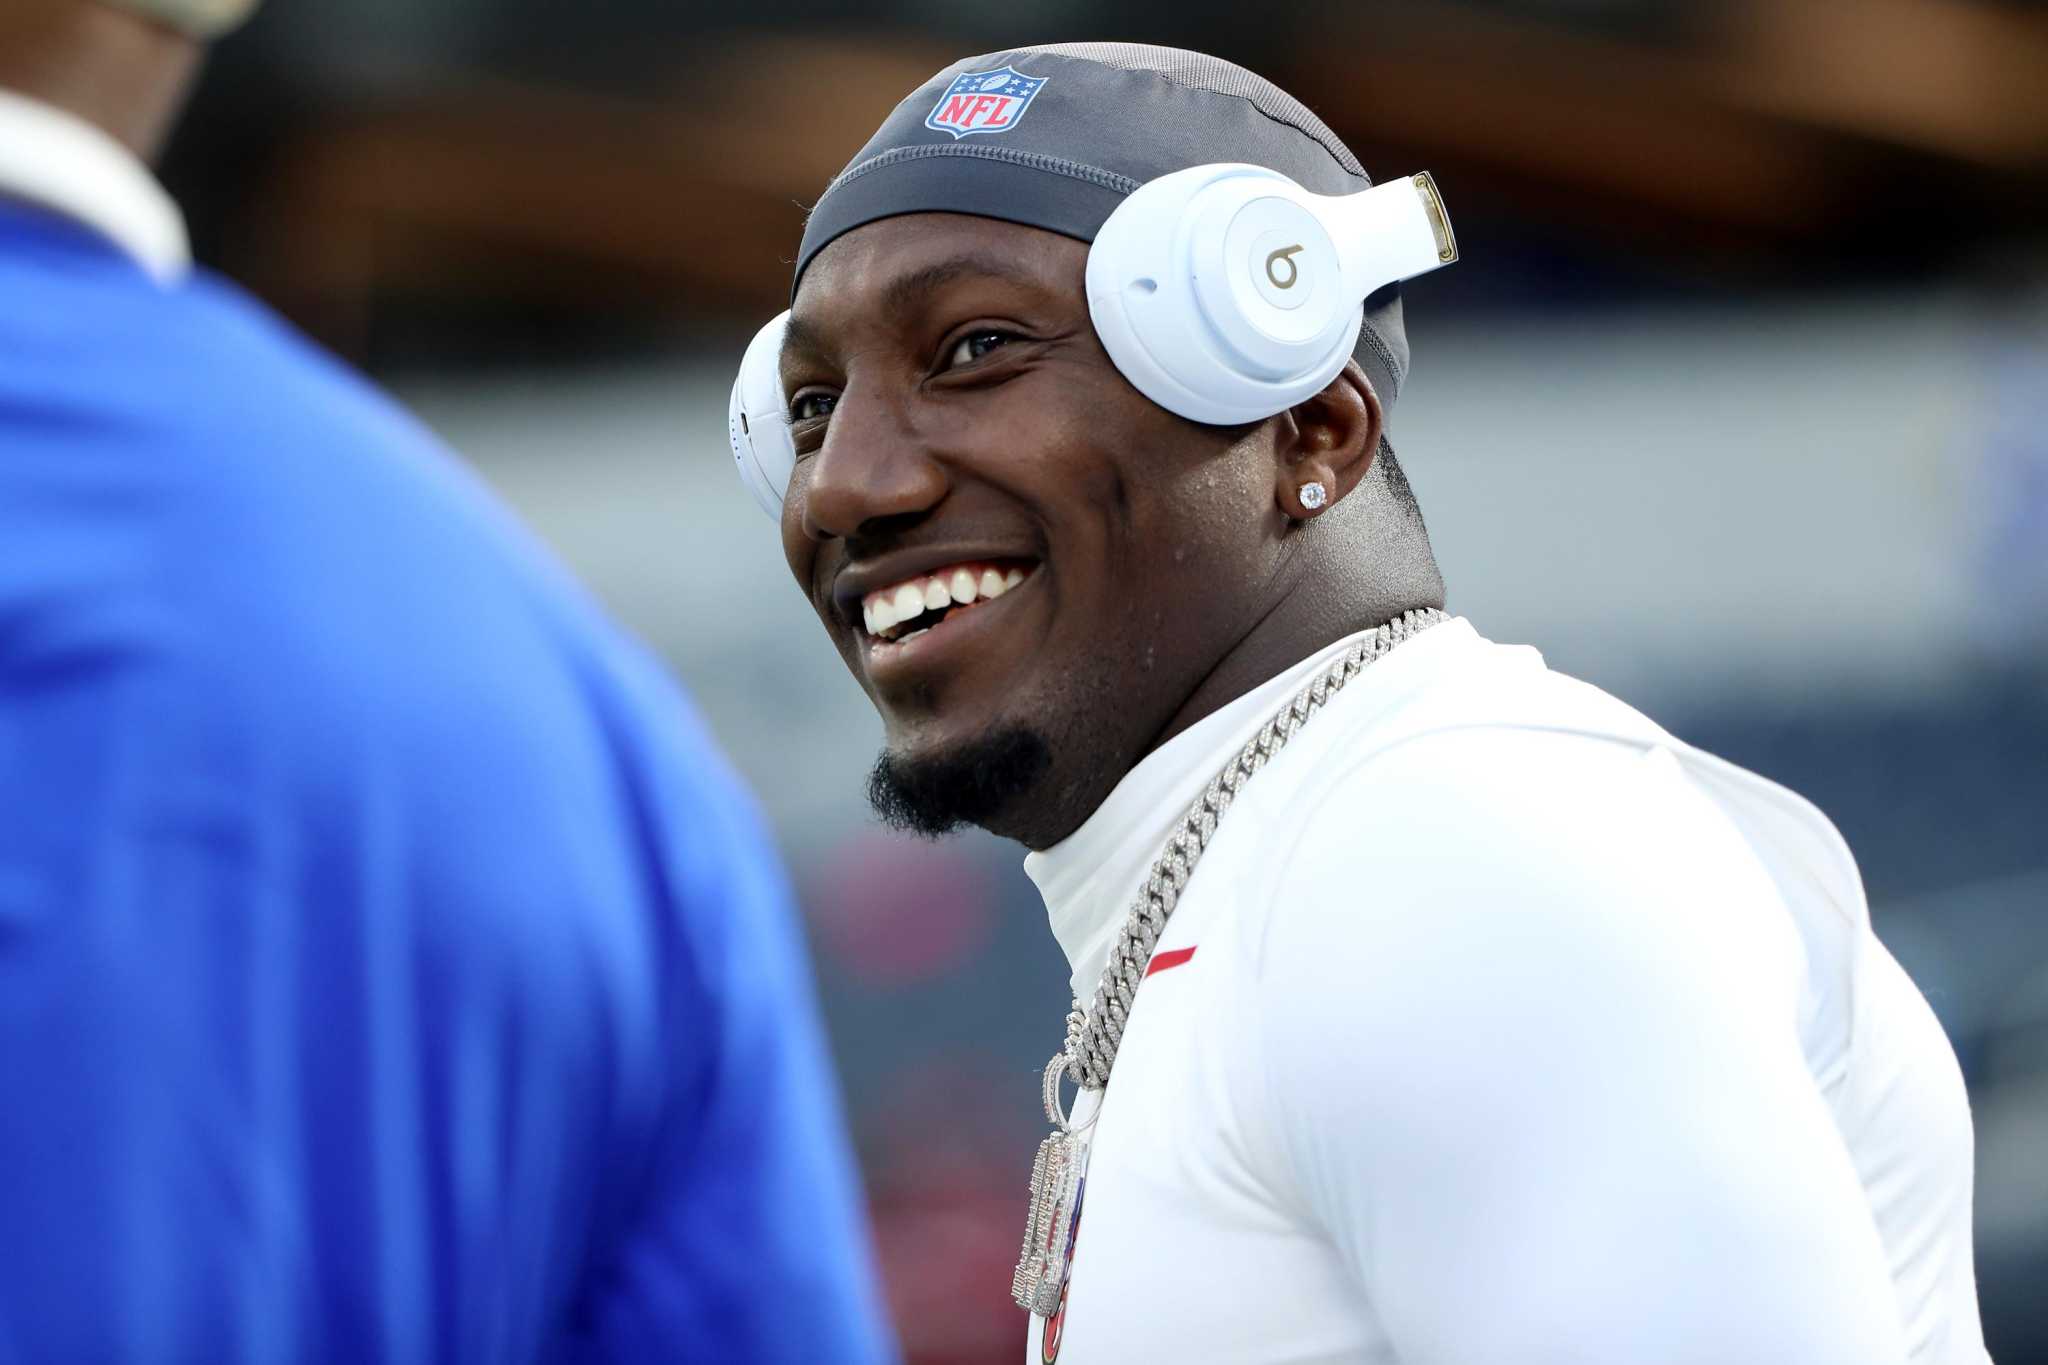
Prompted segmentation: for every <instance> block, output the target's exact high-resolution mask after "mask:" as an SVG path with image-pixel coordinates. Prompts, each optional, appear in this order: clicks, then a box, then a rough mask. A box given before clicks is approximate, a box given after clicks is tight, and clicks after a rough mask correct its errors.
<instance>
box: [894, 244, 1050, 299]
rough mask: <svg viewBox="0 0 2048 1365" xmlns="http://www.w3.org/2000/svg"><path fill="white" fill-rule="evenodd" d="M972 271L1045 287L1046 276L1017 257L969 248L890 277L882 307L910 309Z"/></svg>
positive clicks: (1018, 284) (1028, 285) (1005, 280)
mask: <svg viewBox="0 0 2048 1365" xmlns="http://www.w3.org/2000/svg"><path fill="white" fill-rule="evenodd" d="M971 275H992V276H994V277H995V278H996V279H999V280H1002V281H1003V282H1004V283H1006V284H1014V285H1017V286H1019V287H1020V288H1024V289H1037V290H1043V289H1044V288H1045V281H1044V280H1042V279H1040V278H1039V277H1038V276H1037V275H1034V274H1033V273H1031V272H1030V271H1028V270H1025V269H1023V268H1022V267H1021V266H1019V265H1017V263H1016V262H1014V261H1009V260H1005V259H1004V258H1003V257H1001V256H996V255H991V254H989V253H987V252H981V251H969V252H962V253H961V254H960V255H957V256H948V257H947V258H946V259H944V260H941V261H934V262H932V263H931V264H930V265H927V266H921V267H919V268H918V269H916V270H913V271H911V272H910V273H909V274H907V275H899V276H897V277H896V278H895V279H893V280H891V281H889V284H888V286H887V287H886V288H884V289H883V290H882V307H883V308H885V309H887V310H888V311H890V312H892V313H907V312H910V311H912V310H913V309H916V308H918V307H919V306H921V305H923V304H924V303H925V302H926V301H927V300H928V299H930V298H931V296H932V295H933V294H936V293H937V292H938V291H939V290H941V289H943V288H945V287H946V286H947V285H949V284H951V283H953V282H954V281H955V280H958V279H963V278H966V277H967V276H971Z"/></svg>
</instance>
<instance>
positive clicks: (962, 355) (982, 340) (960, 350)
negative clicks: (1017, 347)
mask: <svg viewBox="0 0 2048 1365" xmlns="http://www.w3.org/2000/svg"><path fill="white" fill-rule="evenodd" d="M1016 339H1017V338H1016V336H1015V335H1014V334H1012V333H1009V332H998V331H994V330H984V331H980V332H969V333H968V334H967V335H966V336H964V337H961V338H960V344H959V345H957V346H955V347H954V348H953V349H952V351H951V352H950V353H949V354H948V355H947V356H946V364H945V368H946V369H949V370H950V369H953V368H955V367H956V366H960V365H971V364H973V363H974V362H975V361H977V360H979V359H981V358H982V357H983V356H985V355H987V354H988V353H989V352H990V351H993V350H995V349H996V348H997V347H998V346H1003V345H1006V344H1008V343H1009V342H1012V341H1015V340H1016Z"/></svg>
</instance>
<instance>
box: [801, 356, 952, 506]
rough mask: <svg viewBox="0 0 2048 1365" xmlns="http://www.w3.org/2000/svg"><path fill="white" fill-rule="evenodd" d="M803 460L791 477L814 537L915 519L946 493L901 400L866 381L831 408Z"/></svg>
mask: <svg viewBox="0 0 2048 1365" xmlns="http://www.w3.org/2000/svg"><path fill="white" fill-rule="evenodd" d="M806 463H807V464H808V466H809V467H808V468H807V469H806V468H804V467H803V466H801V465H800V466H799V473H798V475H797V478H798V480H799V482H800V483H801V484H802V488H801V495H802V498H803V512H802V524H803V530H804V534H805V535H806V536H808V537H810V538H811V539H812V540H825V539H829V538H833V537H838V538H841V539H845V538H848V537H852V536H857V535H859V534H861V531H862V528H863V527H867V526H872V525H874V524H875V523H877V522H883V521H888V520H892V519H902V518H906V517H907V518H911V519H913V520H914V519H915V518H917V517H919V516H922V515H923V514H924V513H926V512H929V511H930V510H931V509H932V508H933V507H935V506H937V505H938V502H939V500H940V499H941V498H943V497H944V496H945V495H946V488H947V480H946V471H945V469H944V467H943V466H942V465H941V464H940V463H939V462H938V461H937V460H935V459H933V458H932V456H931V454H930V452H929V451H928V450H927V449H926V448H925V445H924V443H923V442H922V441H921V440H920V439H919V438H918V433H917V431H916V429H915V426H914V424H913V423H912V422H911V420H910V416H909V414H908V413H907V412H906V411H905V405H904V404H903V403H902V402H900V401H894V400H892V399H891V398H890V397H889V396H887V395H884V394H881V393H877V392H875V391H874V390H872V389H865V390H863V391H856V390H855V389H854V388H853V387H851V386H849V387H848V389H847V390H846V391H845V392H844V393H843V394H842V395H841V396H840V399H839V404H838V406H837V407H836V408H834V409H833V411H832V421H831V424H830V425H829V426H828V427H827V428H826V431H825V443H824V444H823V445H822V446H820V447H819V448H818V453H817V454H816V455H814V456H812V457H811V459H810V460H809V461H807V462H806ZM792 491H793V492H794V491H796V490H792Z"/></svg>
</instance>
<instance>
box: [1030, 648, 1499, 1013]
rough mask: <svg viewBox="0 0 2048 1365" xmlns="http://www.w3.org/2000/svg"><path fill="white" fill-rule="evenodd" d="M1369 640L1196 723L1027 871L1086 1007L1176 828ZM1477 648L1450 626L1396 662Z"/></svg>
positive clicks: (1318, 657) (1353, 688)
mask: <svg viewBox="0 0 2048 1365" xmlns="http://www.w3.org/2000/svg"><path fill="white" fill-rule="evenodd" d="M1369 633H1370V632H1368V631H1360V632H1359V633H1358V634H1357V635H1349V636H1346V637H1345V638H1344V639H1342V640H1339V641H1337V642H1336V643H1334V644H1332V645H1330V646H1329V647H1327V648H1325V649H1323V650H1320V651H1318V652H1317V653H1315V654H1312V655H1310V656H1309V657H1308V658H1306V659H1303V660H1302V661H1301V662H1300V663H1298V664H1295V665H1294V666H1293V667H1291V668H1289V669H1288V670H1287V671H1286V672H1284V673H1281V674H1279V675H1278V676H1276V677H1274V678H1271V679H1269V680H1268V681H1266V682H1263V683H1261V684H1259V685H1258V686H1257V687H1255V688H1253V689H1252V690H1251V691H1249V692H1247V693H1245V694H1244V695H1243V696H1241V697H1239V698H1237V700H1235V701H1233V702H1230V703H1228V704H1226V705H1224V706H1222V707H1220V708H1219V709H1217V710H1216V711H1214V712H1212V713H1211V714H1209V715H1207V716H1204V717H1203V718H1202V719H1201V720H1199V721H1196V722H1195V723H1194V724H1193V725H1190V726H1189V727H1188V728H1187V729H1185V730H1183V731H1181V732H1180V733H1179V734H1177V735H1175V736H1174V737H1173V738H1172V739H1170V740H1168V741H1167V742H1166V743H1164V744H1162V745H1160V746H1159V747H1158V748H1157V749H1154V750H1153V751H1152V752H1151V753H1149V754H1147V755H1145V757H1144V758H1143V759H1142V760H1140V761H1139V763H1138V765H1137V766H1136V767H1134V768H1132V769H1131V770H1130V771H1129V772H1128V773H1126V774H1124V779H1123V781H1121V782H1119V783H1117V785H1116V789H1115V790H1114V791H1112V792H1110V794H1109V797H1108V799H1107V800H1105V801H1104V802H1103V803H1102V804H1101V805H1100V806H1098V807H1096V809H1095V813H1094V814H1093V815H1091V816H1089V817H1088V819H1087V821H1086V822H1085V823H1083V824H1082V826H1081V827H1080V828H1079V829H1077V830H1075V831H1074V832H1073V833H1072V834H1070V835H1068V836H1067V837H1066V838H1065V839H1063V840H1061V841H1060V842H1059V843H1057V844H1054V845H1053V846H1052V847H1051V848H1049V849H1046V850H1045V851H1043V852H1041V853H1032V854H1028V855H1027V856H1026V857H1025V859H1024V871H1025V873H1026V875H1028V876H1029V877H1030V878H1031V880H1032V881H1033V883H1035V884H1036V885H1037V887H1038V893H1039V895H1041V896H1043V897H1044V898H1045V908H1046V914H1047V916H1048V917H1049V918H1050V919H1051V921H1052V932H1053V937H1054V938H1056V939H1058V940H1059V943H1060V947H1061V948H1062V949H1063V950H1064V951H1065V952H1066V955H1067V963H1068V965H1069V966H1070V967H1071V968H1072V969H1073V978H1072V982H1071V984H1072V986H1073V992H1074V995H1075V997H1076V998H1077V999H1079V1000H1080V1001H1081V1002H1082V1003H1083V1004H1084V1005H1085V1004H1087V1003H1088V1002H1089V1001H1091V1000H1093V999H1094V997H1095V986H1096V983H1097V982H1098V981H1100V980H1101V978H1102V969H1103V967H1104V966H1105V965H1107V963H1108V961H1109V953H1110V949H1111V948H1112V947H1113V946H1114V943H1115V940H1116V935H1117V933H1118V931H1120V930H1121V929H1122V928H1123V923H1124V918H1125V916H1126V915H1127V914H1128V913H1129V911H1130V903H1131V898H1132V897H1133V896H1135V895H1136V894H1137V892H1138V888H1139V886H1140V885H1141V884H1142V883H1143V881H1144V878H1145V874H1146V872H1148V871H1149V870H1150V869H1151V866H1152V860H1153V859H1154V858H1156V857H1158V856H1159V850H1160V848H1161V847H1162V846H1163V845H1164V844H1165V842H1166V836H1167V835H1168V834H1169V833H1171V832H1172V830H1173V827H1174V825H1175V824H1176V823H1177V822H1178V821H1179V820H1180V818H1181V816H1183V815H1185V814H1186V813H1187V809H1188V807H1189V806H1190V805H1191V804H1193V802H1194V801H1195V800H1196V799H1197V798H1198V797H1200V796H1201V794H1202V789H1203V788H1204V787H1206V786H1208V785H1209V780H1210V779H1211V778H1213V777H1215V776H1216V774H1217V773H1218V772H1219V771H1221V770H1222V768H1223V765H1224V764H1225V763H1226V762H1228V761H1229V760H1230V757H1231V756H1232V755H1233V754H1235V753H1236V752H1237V751H1238V750H1240V749H1242V748H1243V747H1244V746H1245V745H1246V744H1247V743H1249V742H1250V740H1251V738H1252V736H1253V735H1255V734H1257V733H1258V732H1259V727H1260V726H1261V725H1264V724H1265V723H1266V720H1267V718H1268V717H1270V716H1272V715H1273V714H1274V713H1275V712H1277V711H1278V710H1279V709H1280V708H1281V706H1283V705H1284V704H1285V703H1286V702H1287V701H1288V700H1289V699H1290V698H1291V697H1293V695H1294V694H1295V692H1297V691H1298V690H1300V689H1301V688H1302V687H1304V686H1306V685H1307V683H1308V682H1309V680H1310V679H1312V678H1313V677H1315V675H1316V673H1317V671H1318V670H1320V669H1322V668H1325V667H1327V666H1328V665H1329V664H1330V663H1331V662H1332V661H1334V660H1335V659H1336V658H1337V657H1338V656H1339V655H1341V654H1343V652H1344V651H1345V650H1347V649H1349V648H1350V647H1351V646H1352V645H1353V644H1354V643H1356V642H1357V641H1358V640H1359V639H1360V638H1362V637H1363V636H1365V635H1367V634H1369ZM1476 639H1478V635H1477V634H1476V632H1474V631H1473V630H1472V627H1471V626H1470V625H1469V624H1467V623H1466V622H1465V621H1463V620H1462V619H1453V620H1450V621H1446V622H1444V623H1443V624H1442V625H1439V626H1437V627H1436V628H1434V629H1433V630H1430V631H1428V632H1426V633H1424V634H1423V635H1420V636H1417V637H1415V639H1414V640H1413V641H1409V642H1404V643H1403V644H1400V645H1398V646H1396V647H1395V649H1394V650H1393V651H1392V654H1395V655H1400V656H1402V658H1403V661H1404V662H1413V663H1416V664H1420V663H1421V662H1422V661H1423V660H1422V658H1421V656H1425V655H1434V654H1435V653H1436V651H1437V650H1439V649H1441V648H1444V647H1447V646H1448V645H1449V644H1450V643H1451V641H1453V640H1458V641H1465V640H1476ZM1388 657H1389V658H1391V657H1392V655H1389V656H1388ZM1403 671H1404V670H1402V669H1398V668H1388V667H1387V666H1386V665H1385V664H1384V663H1381V664H1376V665H1375V666H1374V667H1372V668H1368V669H1367V670H1366V671H1365V672H1364V673H1362V674H1360V675H1359V676H1358V677H1357V678H1355V679H1354V680H1353V681H1352V682H1351V683H1350V684H1349V685H1348V686H1347V687H1346V688H1345V693H1346V695H1347V697H1351V696H1353V695H1354V694H1355V695H1356V697H1357V698H1359V699H1363V698H1364V697H1366V696H1367V695H1368V694H1371V693H1373V692H1375V691H1376V690H1382V689H1375V688H1374V687H1373V686H1372V684H1373V683H1383V684H1393V683H1395V682H1396V677H1395V675H1397V674H1400V673H1402V672H1403ZM1408 671H1411V672H1412V670H1408ZM1369 680H1370V681H1369ZM1364 704H1367V705H1371V704H1372V703H1370V702H1366V703H1364ZM1375 709H1377V708H1375Z"/></svg>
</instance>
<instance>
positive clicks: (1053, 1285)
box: [1010, 1133, 1078, 1317]
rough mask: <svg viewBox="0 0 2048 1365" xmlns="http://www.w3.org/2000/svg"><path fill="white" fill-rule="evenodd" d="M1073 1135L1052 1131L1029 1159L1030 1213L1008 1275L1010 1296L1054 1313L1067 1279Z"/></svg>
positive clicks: (1028, 1307)
mask: <svg viewBox="0 0 2048 1365" xmlns="http://www.w3.org/2000/svg"><path fill="white" fill-rule="evenodd" d="M1074 1157H1075V1152H1074V1138H1073V1135H1072V1134H1070V1133H1054V1134H1053V1135H1052V1136H1051V1137H1048V1138H1047V1139H1046V1140H1045V1141H1043V1142H1041V1143H1039V1144H1038V1158H1037V1160H1035V1161H1033V1162H1032V1163H1031V1214H1030V1217H1029V1218H1028V1219H1027V1220H1026V1221H1025V1224H1024V1249H1023V1251H1022V1252H1021V1253H1020V1254H1019V1255H1018V1257H1017V1272H1016V1274H1015V1275H1013V1276H1012V1277H1011V1279H1010V1297H1011V1298H1013V1299H1015V1300H1016V1301H1017V1306H1018V1307H1019V1308H1022V1309H1024V1310H1026V1311H1027V1312H1032V1313H1036V1314H1038V1315H1039V1316H1040V1317H1051V1316H1052V1315H1053V1313H1054V1312H1056V1311H1057V1310H1058V1308H1059V1306H1060V1290H1061V1289H1063V1288H1065V1287H1066V1283H1067V1259H1068V1253H1069V1250H1070V1248H1069V1246H1068V1237H1067V1234H1068V1233H1069V1232H1070V1231H1071V1230H1072V1227H1073V1213H1074V1200H1073V1193H1074V1186H1075V1183H1076V1181H1075V1175H1076V1168H1077V1166H1078V1163H1077V1162H1076V1161H1075V1159H1074Z"/></svg>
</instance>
